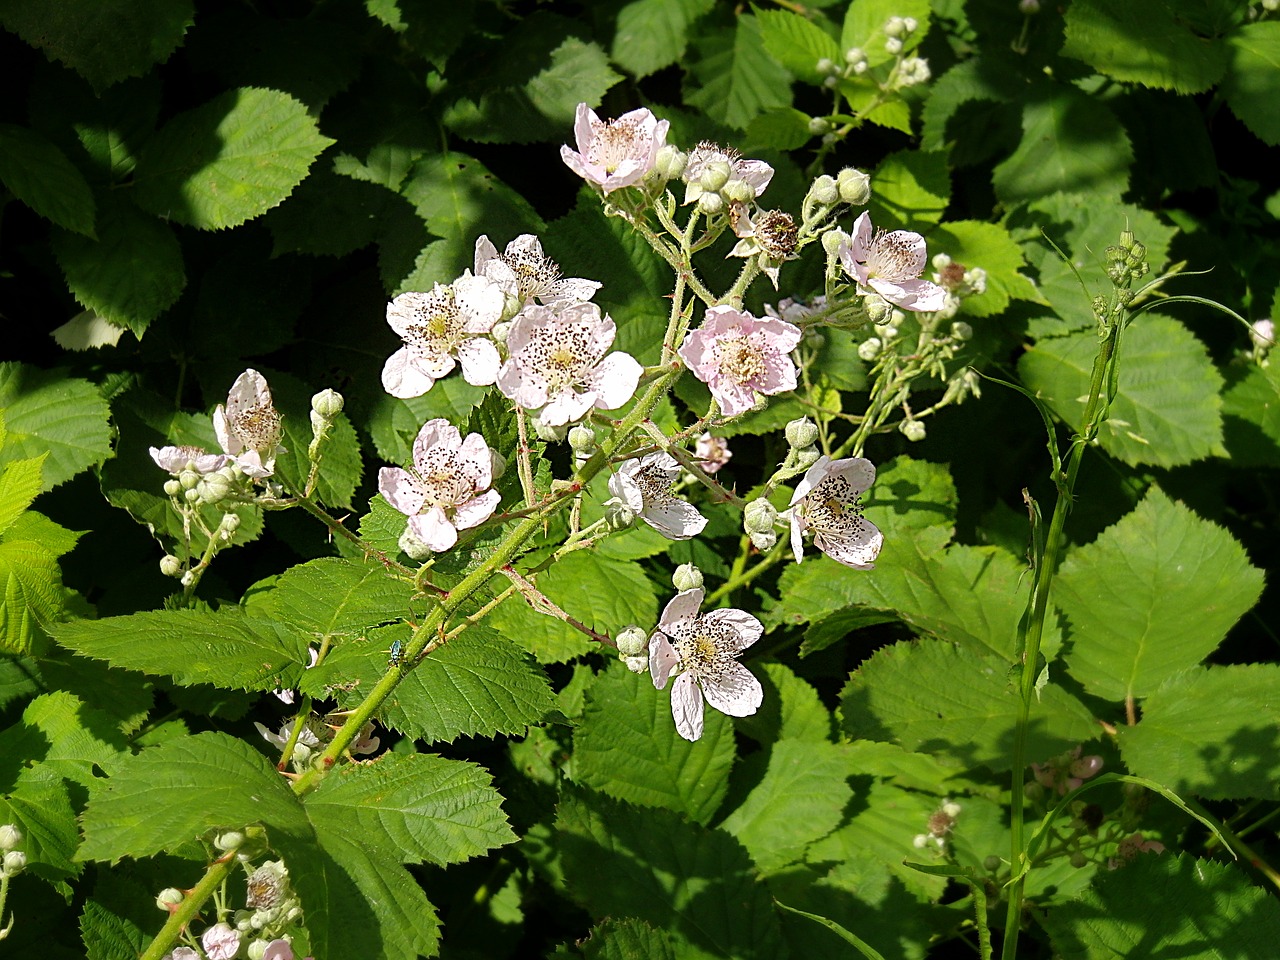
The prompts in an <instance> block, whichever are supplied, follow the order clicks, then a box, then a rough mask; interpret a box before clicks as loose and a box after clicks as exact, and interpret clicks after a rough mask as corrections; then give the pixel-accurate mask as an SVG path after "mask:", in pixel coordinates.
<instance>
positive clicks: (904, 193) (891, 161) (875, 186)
mask: <svg viewBox="0 0 1280 960" xmlns="http://www.w3.org/2000/svg"><path fill="white" fill-rule="evenodd" d="M871 185H872V191H871V200H870V202H869V204H868V205H867V212H868V213H870V214H871V222H872V223H874V224H875V225H876V227H877V228H880V229H884V230H898V229H911V230H916V231H919V232H925V231H924V230H923V228H922V226H921V225H922V224H926V225H927V224H936V223H937V222H938V221H939V220H941V219H942V213H943V211H944V210H946V208H947V203H948V202H949V200H950V199H951V177H950V174H949V172H948V170H947V155H946V154H945V153H944V152H942V151H934V152H926V151H923V150H899V151H898V152H897V153H891V154H889V156H887V157H885V158H884V160H882V161H881V162H880V165H879V166H878V167H876V169H875V173H873V174H872V178H871ZM948 226H950V224H948ZM997 229H998V228H997ZM975 265H976V264H975Z"/></svg>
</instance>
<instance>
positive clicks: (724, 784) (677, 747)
mask: <svg viewBox="0 0 1280 960" xmlns="http://www.w3.org/2000/svg"><path fill="white" fill-rule="evenodd" d="M705 723H706V726H705V728H704V729H703V733H702V738H701V739H700V740H697V741H696V742H693V743H690V742H689V741H688V740H685V739H684V738H683V737H681V736H680V735H679V734H677V733H676V729H675V724H674V723H673V722H672V721H671V697H670V692H669V691H659V690H655V689H654V687H653V683H652V681H651V678H650V677H649V676H648V675H647V674H646V675H642V676H637V675H636V674H633V673H631V672H630V671H629V670H626V669H625V668H624V667H623V666H622V665H621V664H615V665H614V666H613V667H612V668H611V669H609V670H606V671H605V672H604V673H601V674H600V675H598V676H597V677H596V678H595V679H594V680H593V681H592V683H591V685H590V686H589V687H588V688H587V694H586V703H585V706H584V707H583V711H582V719H581V720H580V721H579V722H578V725H577V726H576V727H575V728H574V732H573V778H574V780H576V781H577V782H578V783H583V784H586V785H587V786H589V787H592V788H594V789H596V790H600V791H602V792H603V793H607V794H609V795H610V796H612V797H616V798H617V799H619V800H626V801H628V802H629V803H636V804H640V805H642V806H647V807H666V808H667V809H668V810H675V811H677V812H679V813H683V814H685V815H686V816H688V817H689V818H690V819H691V820H696V821H697V822H699V823H707V822H709V821H710V820H711V818H712V816H713V815H714V814H715V812H716V810H717V809H718V808H719V806H720V801H722V800H723V799H724V795H725V792H726V791H727V790H728V788H729V771H730V769H731V768H732V767H733V760H734V739H733V724H732V723H731V722H730V721H729V720H728V719H727V718H726V717H725V716H724V715H723V714H721V713H718V712H717V711H715V710H711V709H708V710H707V711H706V714H705Z"/></svg>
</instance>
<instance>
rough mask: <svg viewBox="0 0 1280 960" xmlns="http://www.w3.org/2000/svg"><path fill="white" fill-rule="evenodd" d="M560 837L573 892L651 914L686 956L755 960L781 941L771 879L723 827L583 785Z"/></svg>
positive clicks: (598, 910)
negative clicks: (766, 881)
mask: <svg viewBox="0 0 1280 960" xmlns="http://www.w3.org/2000/svg"><path fill="white" fill-rule="evenodd" d="M556 845H557V847H558V849H559V851H560V854H561V857H562V860H563V866H564V872H565V880H566V882H567V884H568V887H569V890H570V891H571V893H572V894H573V896H574V897H575V898H576V899H577V900H579V901H580V902H581V903H582V904H583V905H584V906H585V907H586V908H587V910H588V912H589V913H591V915H592V916H593V917H605V916H632V917H638V918H639V919H641V920H645V921H648V922H649V923H652V924H654V926H657V927H660V928H662V929H664V930H666V931H667V932H668V933H669V934H670V935H671V936H672V937H673V939H674V940H675V942H676V944H677V955H678V956H680V957H682V958H689V960H703V958H712V957H715V958H721V957H726V956H729V957H735V958H741V960H754V958H764V957H770V958H772V957H776V956H778V955H779V952H780V951H781V949H782V938H781V931H780V929H779V926H778V920H777V917H776V916H775V914H774V913H773V910H772V908H771V906H770V901H769V894H768V891H767V889H766V887H765V886H764V885H763V884H762V883H760V882H759V881H758V880H757V879H756V876H755V871H754V870H753V869H752V865H751V861H750V860H749V859H748V857H747V854H746V852H745V851H744V850H743V849H742V847H741V846H740V845H739V844H738V842H737V841H736V840H734V839H733V838H732V837H730V836H729V835H728V834H726V833H724V832H722V831H720V830H708V829H706V828H705V827H701V826H699V825H698V824H694V823H689V822H688V821H686V820H684V819H683V818H682V817H680V815H679V814H676V813H673V812H671V811H668V810H659V809H654V808H642V807H631V806H627V805H626V804H621V803H618V802H617V801H614V800H609V799H608V798H606V797H602V796H600V795H598V794H590V793H586V792H583V793H574V794H569V795H565V796H562V799H561V801H560V805H559V807H558V809H557V816H556Z"/></svg>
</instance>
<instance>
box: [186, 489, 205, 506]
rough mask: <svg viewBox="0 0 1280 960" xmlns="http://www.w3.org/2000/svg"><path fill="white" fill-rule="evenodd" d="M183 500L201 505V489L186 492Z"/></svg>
mask: <svg viewBox="0 0 1280 960" xmlns="http://www.w3.org/2000/svg"><path fill="white" fill-rule="evenodd" d="M182 499H184V500H186V501H187V503H199V502H200V500H201V497H200V490H199V488H198V487H192V488H191V489H189V490H184V491H183V493H182Z"/></svg>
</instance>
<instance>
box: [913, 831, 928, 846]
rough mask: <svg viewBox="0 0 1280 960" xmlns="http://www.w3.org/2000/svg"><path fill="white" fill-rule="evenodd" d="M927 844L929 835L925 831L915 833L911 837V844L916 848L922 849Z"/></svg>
mask: <svg viewBox="0 0 1280 960" xmlns="http://www.w3.org/2000/svg"><path fill="white" fill-rule="evenodd" d="M928 844H929V835H928V834H927V833H917V834H916V835H915V836H914V837H912V838H911V845H912V846H913V847H915V848H916V849H917V850H923V849H924V848H925V847H926V846H928Z"/></svg>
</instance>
